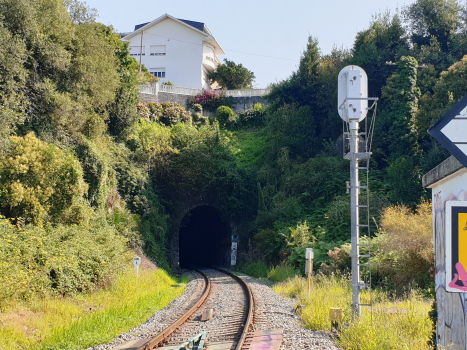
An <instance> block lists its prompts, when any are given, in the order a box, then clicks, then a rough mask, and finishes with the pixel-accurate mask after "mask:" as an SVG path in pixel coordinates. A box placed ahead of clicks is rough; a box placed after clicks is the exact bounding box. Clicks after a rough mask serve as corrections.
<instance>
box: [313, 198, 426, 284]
mask: <svg viewBox="0 0 467 350" xmlns="http://www.w3.org/2000/svg"><path fill="white" fill-rule="evenodd" d="M360 241H361V243H362V244H368V243H369V244H370V245H371V247H370V248H371V252H372V253H371V255H372V260H371V264H372V273H373V281H375V282H376V283H377V284H379V285H386V286H387V287H390V288H392V289H395V290H397V291H404V290H405V289H406V288H408V287H409V286H410V285H411V284H417V285H418V286H420V287H428V286H429V284H430V277H429V269H430V266H432V264H433V231H432V213H431V204H430V203H428V202H422V203H421V204H419V205H418V206H417V209H416V211H415V212H413V211H411V210H410V209H409V208H408V207H405V206H396V207H388V208H386V209H385V210H384V211H383V213H382V214H381V223H380V227H379V232H378V233H377V235H376V237H374V238H372V239H371V240H369V239H368V237H362V238H361V239H360ZM360 253H361V254H368V251H367V248H360ZM350 254H351V246H350V243H346V244H343V245H341V246H340V247H336V248H334V249H333V250H330V251H329V252H328V256H329V260H330V264H331V266H328V265H326V264H325V265H322V266H321V268H322V270H323V272H326V271H336V269H340V270H341V271H346V270H347V271H349V270H350V266H351V265H350V263H351V261H350ZM330 267H331V269H330ZM362 272H363V273H365V271H362Z"/></svg>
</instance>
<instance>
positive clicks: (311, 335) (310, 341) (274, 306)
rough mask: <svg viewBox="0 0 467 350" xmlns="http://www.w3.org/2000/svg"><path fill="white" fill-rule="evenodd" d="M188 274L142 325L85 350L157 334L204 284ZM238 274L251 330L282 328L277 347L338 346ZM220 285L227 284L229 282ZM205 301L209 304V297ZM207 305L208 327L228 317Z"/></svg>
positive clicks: (327, 349) (326, 349)
mask: <svg viewBox="0 0 467 350" xmlns="http://www.w3.org/2000/svg"><path fill="white" fill-rule="evenodd" d="M211 271H212V270H211ZM189 276H190V279H191V281H190V282H189V283H188V284H187V288H186V291H185V293H183V294H182V295H181V296H180V297H179V298H177V299H175V300H173V301H172V302H171V303H170V304H169V305H168V306H167V307H166V308H165V309H163V310H160V311H158V312H156V313H155V314H154V315H153V316H152V317H151V318H150V319H149V320H148V321H146V322H145V323H143V324H142V325H140V326H138V327H135V328H133V329H132V330H130V331H129V332H126V333H122V334H120V335H119V336H118V337H116V338H115V339H114V341H113V342H112V343H110V344H103V345H96V346H94V347H93V348H89V349H86V350H111V349H112V348H114V347H115V346H117V345H119V344H121V343H123V342H126V341H129V340H137V339H141V338H147V337H151V336H154V335H156V334H158V333H159V332H160V331H162V329H164V328H165V327H166V326H167V324H168V323H170V320H172V319H173V318H174V317H175V316H176V315H180V314H181V312H180V310H181V309H182V308H183V309H186V308H187V307H188V306H189V305H190V304H191V302H192V300H193V299H194V296H198V295H199V294H200V291H199V290H200V289H201V287H202V285H203V284H204V283H203V279H202V278H200V277H199V275H198V274H196V273H193V272H190V273H189ZM208 276H209V277H210V278H215V279H218V278H219V281H221V279H222V278H224V279H225V275H224V274H222V277H221V275H220V273H219V276H217V275H216V272H210V273H209V275H208ZM239 276H241V277H242V278H243V279H244V280H245V281H246V282H247V283H248V285H249V286H250V288H251V290H252V293H253V297H254V298H255V325H254V330H268V329H277V328H283V329H284V336H283V341H282V346H281V350H304V349H323V350H338V349H339V348H338V347H337V346H336V344H335V343H334V342H333V341H332V340H331V339H330V338H329V336H328V335H327V334H326V333H324V332H319V331H311V330H308V329H305V328H304V327H303V323H302V321H301V319H300V316H298V315H297V313H296V312H295V310H294V303H293V301H291V300H288V299H285V298H283V297H281V296H280V295H279V294H277V293H276V292H274V291H273V290H272V289H271V288H270V287H268V286H267V285H266V284H265V283H263V282H261V281H258V280H256V279H254V278H251V277H248V276H244V275H241V274H239ZM226 282H227V281H226ZM216 284H218V283H215V284H214V286H215V285H216ZM224 284H227V285H228V284H229V283H224ZM216 294H218V293H216ZM222 294H224V295H225V298H224V301H223V303H226V305H228V303H229V302H231V300H229V295H231V293H230V292H229V293H222ZM207 303H209V299H208V300H207ZM209 307H212V308H215V316H216V317H215V318H214V319H213V320H212V321H208V322H206V323H204V324H205V325H206V326H208V324H207V323H211V326H212V327H214V328H215V327H216V323H217V322H218V321H216V318H219V317H220V318H223V317H228V315H227V314H225V311H223V309H222V308H219V307H218V306H216V305H215V304H211V305H210V306H209Z"/></svg>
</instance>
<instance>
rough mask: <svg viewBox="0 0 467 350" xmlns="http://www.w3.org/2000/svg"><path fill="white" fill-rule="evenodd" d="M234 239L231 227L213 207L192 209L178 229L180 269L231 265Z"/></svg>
mask: <svg viewBox="0 0 467 350" xmlns="http://www.w3.org/2000/svg"><path fill="white" fill-rule="evenodd" d="M231 235H232V230H231V225H230V224H229V223H227V222H225V220H223V218H222V213H221V212H220V211H219V210H218V209H217V208H215V207H214V206H211V205H199V206H196V207H194V208H192V209H191V210H189V211H188V212H187V213H186V214H185V215H184V217H183V218H182V219H181V220H180V224H179V225H178V232H177V233H176V236H177V237H176V238H177V239H176V241H177V243H178V247H177V248H178V254H177V255H178V256H177V258H178V259H177V260H178V263H179V264H177V265H179V266H180V267H181V268H191V267H195V266H228V265H230V249H231ZM174 243H175V242H174ZM174 248H175V247H174Z"/></svg>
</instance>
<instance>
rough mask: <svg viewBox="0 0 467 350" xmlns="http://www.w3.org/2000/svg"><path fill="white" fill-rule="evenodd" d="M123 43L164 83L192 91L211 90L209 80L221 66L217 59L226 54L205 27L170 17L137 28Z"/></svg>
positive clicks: (160, 18) (198, 23) (164, 16)
mask: <svg viewBox="0 0 467 350" xmlns="http://www.w3.org/2000/svg"><path fill="white" fill-rule="evenodd" d="M122 40H124V41H129V42H130V55H131V56H133V57H135V58H136V59H137V60H138V62H139V61H140V59H141V62H142V64H144V65H145V66H146V68H148V69H149V71H150V72H151V74H153V75H154V76H156V77H158V78H159V79H160V81H161V82H162V83H163V82H166V81H169V80H170V81H171V82H173V83H174V85H176V86H183V87H189V88H197V89H201V88H210V85H209V79H208V78H207V76H208V74H209V72H212V71H213V70H214V69H215V68H216V67H217V65H218V64H219V63H220V61H219V59H218V58H217V55H223V54H225V53H224V51H223V50H222V48H221V47H220V45H219V44H218V42H217V41H216V39H214V37H213V36H212V34H211V32H210V31H209V29H208V28H207V27H206V25H205V24H204V23H201V22H194V21H187V20H184V19H177V18H174V17H172V16H170V15H168V14H165V15H163V16H161V17H159V18H157V19H155V20H154V21H152V22H148V23H144V24H139V25H137V26H135V31H134V32H132V33H130V34H128V35H126V36H124V37H123V38H122Z"/></svg>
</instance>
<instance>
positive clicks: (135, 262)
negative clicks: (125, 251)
mask: <svg viewBox="0 0 467 350" xmlns="http://www.w3.org/2000/svg"><path fill="white" fill-rule="evenodd" d="M140 264H141V258H140V257H139V256H135V257H134V258H133V265H135V272H136V277H139V265H140Z"/></svg>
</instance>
